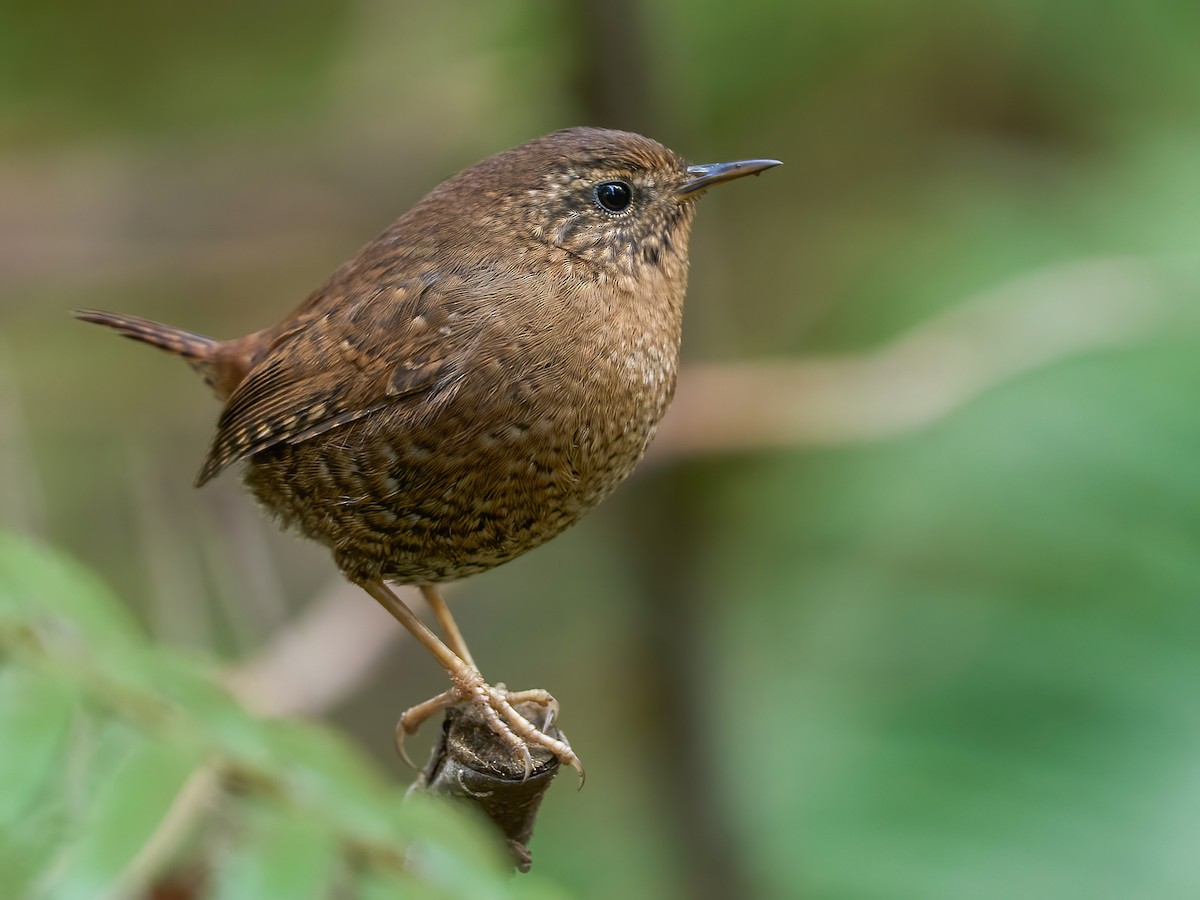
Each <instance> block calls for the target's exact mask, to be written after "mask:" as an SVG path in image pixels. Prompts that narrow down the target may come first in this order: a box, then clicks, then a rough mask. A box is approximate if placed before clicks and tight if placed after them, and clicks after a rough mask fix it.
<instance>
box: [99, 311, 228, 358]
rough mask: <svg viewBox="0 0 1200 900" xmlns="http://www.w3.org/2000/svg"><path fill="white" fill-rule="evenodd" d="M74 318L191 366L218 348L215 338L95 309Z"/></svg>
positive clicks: (209, 355)
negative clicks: (179, 357)
mask: <svg viewBox="0 0 1200 900" xmlns="http://www.w3.org/2000/svg"><path fill="white" fill-rule="evenodd" d="M75 318H77V319H82V320H83V321H84V322H93V323H94V324H96V325H103V326H104V327H106V328H111V329H112V330H113V331H115V332H117V333H118V334H121V335H124V336H125V337H127V338H133V339H134V340H135V341H141V342H142V343H143V344H150V345H151V346H154V347H158V348H159V349H160V350H166V351H167V352H168V353H174V354H175V355H176V356H182V357H183V358H184V359H186V360H188V361H189V362H193V364H194V363H195V362H205V361H208V360H210V359H212V358H213V357H214V356H215V355H216V353H217V348H218V347H219V346H220V344H221V342H220V341H218V340H216V339H215V338H210V337H205V336H204V335H202V334H195V333H194V332H191V331H184V330H183V329H182V328H176V327H174V326H173V325H163V324H162V323H161V322H152V321H150V320H149V319H142V318H139V317H138V316H127V315H124V314H122V313H110V312H102V311H100V310H98V309H79V310H76V311H75Z"/></svg>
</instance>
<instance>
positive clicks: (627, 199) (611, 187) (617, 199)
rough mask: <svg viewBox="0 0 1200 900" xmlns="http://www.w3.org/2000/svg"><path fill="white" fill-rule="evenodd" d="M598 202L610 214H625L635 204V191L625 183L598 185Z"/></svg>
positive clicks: (615, 182)
mask: <svg viewBox="0 0 1200 900" xmlns="http://www.w3.org/2000/svg"><path fill="white" fill-rule="evenodd" d="M596 202H597V203H599V204H600V205H601V206H602V207H604V208H605V209H607V210H608V211H609V212H613V213H619V212H624V211H625V209H627V208H628V206H629V204H630V203H631V202H633V189H632V188H631V187H630V186H629V185H627V184H626V183H625V182H623V181H604V182H601V183H600V184H598V185H596Z"/></svg>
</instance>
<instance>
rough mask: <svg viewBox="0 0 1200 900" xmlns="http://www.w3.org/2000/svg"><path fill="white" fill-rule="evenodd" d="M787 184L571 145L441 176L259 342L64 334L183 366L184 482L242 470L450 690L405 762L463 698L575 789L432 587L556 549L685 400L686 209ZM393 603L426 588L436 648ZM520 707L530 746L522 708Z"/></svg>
mask: <svg viewBox="0 0 1200 900" xmlns="http://www.w3.org/2000/svg"><path fill="white" fill-rule="evenodd" d="M777 165H780V162H779V161H778V160H774V159H746V160H739V161H735V162H725V163H714V164H707V165H688V163H687V162H686V161H685V160H684V159H683V158H682V157H680V156H678V155H677V154H675V153H674V152H673V151H671V150H669V149H667V148H666V147H665V146H663V145H662V144H660V143H658V142H657V141H655V140H652V139H650V138H647V137H643V136H642V135H639V134H634V133H631V132H625V131H615V130H610V129H602V128H593V127H576V128H567V129H563V130H560V131H555V132H552V133H550V134H547V135H544V136H541V137H538V138H535V139H533V140H531V141H528V142H527V143H524V144H521V145H520V146H517V147H515V148H512V149H509V150H506V151H503V152H500V153H497V154H495V155H493V156H490V157H488V158H487V159H484V160H483V161H481V162H479V163H476V164H475V165H472V166H470V167H468V168H466V169H464V170H463V171H461V172H459V173H458V174H456V175H454V176H452V177H450V178H448V179H447V180H445V181H444V182H442V183H441V184H439V185H438V186H437V187H435V188H434V189H433V190H432V191H430V192H429V193H428V194H427V195H426V196H425V197H424V198H423V199H421V200H420V201H419V202H417V203H416V205H414V206H413V207H412V208H411V209H409V211H408V212H406V213H404V214H403V215H402V216H400V218H398V219H397V220H396V221H395V222H394V223H392V225H390V226H389V227H388V228H387V229H386V230H384V231H383V233H382V234H380V235H379V236H378V237H377V238H375V239H374V240H372V241H371V242H370V243H368V244H366V245H365V246H364V247H363V248H362V249H361V250H360V251H359V252H358V254H357V255H355V256H354V257H353V258H352V259H350V260H349V261H348V262H346V263H345V264H344V265H342V266H341V267H340V268H339V269H337V271H336V272H334V273H333V275H332V276H330V277H329V279H328V280H327V281H326V282H325V283H324V284H323V285H321V286H320V287H319V288H317V289H316V290H315V291H313V292H312V293H311V294H310V295H309V296H308V297H307V299H305V300H304V302H303V303H301V304H300V305H299V306H298V307H297V308H296V309H295V310H294V311H293V312H291V313H290V314H288V315H287V316H285V317H284V318H283V319H282V320H280V321H279V322H278V324H276V325H273V326H270V327H267V328H264V329H263V330H260V331H256V332H253V333H251V334H248V335H246V336H244V337H241V338H236V339H232V340H217V339H214V338H211V337H207V336H204V335H202V334H198V333H195V332H191V331H187V330H184V329H181V328H176V327H173V326H170V325H164V324H161V323H159V322H154V321H151V320H149V319H143V318H141V317H138V316H133V315H124V314H119V313H110V312H104V311H100V310H77V311H76V312H75V315H76V316H77V317H78V318H79V319H82V320H84V321H86V322H91V323H95V324H98V325H102V326H106V327H108V328H111V329H113V330H115V331H116V332H118V333H119V334H121V335H124V336H125V337H128V338H132V339H134V340H137V341H141V342H143V343H146V344H150V345H153V346H155V347H157V348H159V349H161V350H165V351H167V352H169V353H171V354H174V355H176V356H179V357H182V358H183V359H184V360H185V361H187V362H188V363H189V364H190V366H191V367H192V368H193V369H194V370H195V371H196V372H197V373H198V374H199V375H200V376H202V377H203V378H204V380H205V381H206V382H207V383H208V385H209V386H210V388H211V389H212V391H213V393H214V394H215V395H216V397H217V398H218V400H220V401H221V402H222V403H223V404H224V405H223V407H222V410H221V412H220V415H219V418H218V420H217V425H216V433H215V435H214V437H213V439H212V443H211V445H210V447H209V449H208V453H207V455H206V457H205V459H204V461H203V464H202V466H201V468H200V473H199V476H198V478H197V479H196V485H197V486H202V485H204V484H205V483H207V482H209V481H210V480H212V479H213V478H214V477H216V476H217V475H218V474H219V473H220V472H222V471H223V470H225V469H226V468H228V467H230V466H233V465H241V466H242V468H243V480H244V482H245V485H246V486H247V488H248V489H249V491H250V493H251V494H253V496H254V497H255V498H256V499H257V500H258V501H259V503H260V504H261V505H262V506H263V507H264V508H265V509H266V510H267V512H268V513H269V514H271V515H272V516H274V517H275V518H276V519H278V520H279V522H280V523H281V524H282V526H283V527H285V528H290V529H295V530H298V531H299V532H300V533H301V534H303V535H305V536H307V537H308V538H311V539H313V540H315V541H317V542H319V543H321V544H324V545H325V546H327V547H328V548H329V549H330V550H331V551H332V554H333V559H334V562H335V563H336V565H337V567H338V568H339V569H340V570H341V572H342V573H343V575H344V576H345V577H346V578H347V579H349V580H350V581H351V582H353V583H355V584H356V585H359V586H361V587H362V588H363V589H364V590H365V591H366V592H367V593H368V594H369V595H370V596H372V597H373V598H375V600H377V601H378V602H379V603H380V604H381V605H382V606H383V607H384V608H386V609H387V610H388V612H390V613H391V614H392V615H393V616H394V617H395V618H396V619H398V620H399V622H400V623H401V624H402V625H403V626H404V627H405V628H406V629H408V630H409V631H410V632H411V633H412V634H413V635H414V637H416V639H417V640H418V641H419V642H420V643H421V644H422V645H423V646H424V647H425V648H426V649H428V650H429V652H430V653H431V654H432V655H433V656H434V658H435V659H436V660H437V662H438V663H439V664H440V665H441V666H442V668H444V669H445V670H446V672H447V674H448V675H449V678H450V688H449V689H448V690H446V691H444V692H443V693H441V694H438V695H437V696H436V697H433V698H431V699H430V700H427V701H425V702H424V703H420V704H417V705H415V706H413V707H411V708H410V709H408V710H407V711H405V712H404V713H403V714H402V715H401V717H400V721H399V722H398V723H397V727H396V733H397V738H398V744H399V743H400V741H401V740H402V737H403V735H405V734H411V733H414V732H415V731H416V729H417V728H418V727H419V726H420V724H421V723H422V722H424V721H426V720H427V719H428V718H430V717H432V716H434V715H436V714H437V713H438V712H439V711H441V710H444V709H446V708H448V707H450V706H453V705H456V704H458V703H463V702H466V703H470V704H474V705H475V706H477V707H478V708H479V709H480V711H481V712H482V714H483V716H484V718H485V720H486V721H487V723H488V724H489V726H490V727H491V728H492V730H493V731H495V732H496V733H497V734H498V735H499V736H500V738H501V739H503V741H504V742H505V743H506V744H508V745H509V746H510V747H511V748H512V749H513V751H514V752H515V753H517V754H519V755H520V757H521V758H523V760H524V764H525V773H526V776H528V774H529V772H530V771H531V765H532V762H531V755H530V752H529V748H530V747H531V746H535V747H541V748H544V749H545V750H547V751H549V753H551V754H552V755H553V756H554V757H555V758H557V759H558V761H559V762H560V763H563V764H566V765H570V766H572V767H574V768H575V769H576V770H577V771H578V772H579V774H580V777H581V778H582V775H583V767H582V764H581V763H580V761H579V758H578V756H577V755H576V754H575V752H574V751H573V750H572V748H571V747H570V745H569V744H568V743H567V742H566V741H565V740H560V739H559V738H556V737H552V736H551V735H549V734H547V733H546V731H547V729H548V728H549V725H550V723H551V722H552V721H553V717H554V716H555V715H556V714H557V711H558V705H557V702H556V701H555V699H554V697H553V695H552V694H550V693H549V692H548V691H546V690H544V689H540V688H537V689H532V690H526V691H509V690H507V688H505V687H504V685H503V684H502V683H497V684H496V685H492V684H490V683H489V682H487V681H486V680H485V679H484V678H483V676H482V674H481V673H480V670H479V668H478V667H477V666H476V664H475V661H474V659H473V657H472V655H471V653H470V650H469V649H468V647H467V644H466V641H465V640H464V638H463V636H462V633H461V631H460V630H459V628H458V626H457V624H456V622H455V621H454V618H453V616H452V615H451V613H450V610H449V608H448V607H447V606H446V603H445V601H444V600H443V598H442V596H441V591H440V589H439V586H440V585H442V584H444V583H446V582H449V581H454V580H457V579H461V578H464V577H467V576H470V575H473V574H476V573H480V572H484V571H486V570H489V569H492V568H494V567H495V566H498V565H500V564H502V563H504V562H507V561H509V560H511V559H513V558H515V557H517V556H520V555H521V554H523V553H525V552H527V551H529V550H531V549H533V548H534V547H537V546H539V545H541V544H543V543H544V542H546V541H548V540H549V539H551V538H553V537H555V536H556V535H558V534H559V533H561V532H562V531H563V530H564V529H566V528H567V527H569V526H570V525H572V524H574V523H575V522H576V521H578V520H579V518H580V517H581V516H582V515H583V514H584V513H585V512H587V511H588V510H589V509H591V508H592V507H594V506H595V505H596V504H597V503H599V502H600V501H601V500H602V499H603V498H605V497H606V496H608V495H609V494H610V493H611V492H612V491H613V489H614V488H616V486H617V485H618V484H619V483H620V482H621V481H622V480H623V479H624V478H625V477H626V476H627V475H629V473H630V472H631V471H632V470H633V468H634V466H635V465H636V464H637V462H638V461H639V460H640V459H641V457H642V455H643V453H644V452H645V450H646V448H647V446H648V445H649V443H650V441H651V439H652V437H653V436H654V432H655V429H656V428H657V426H658V423H659V421H660V420H661V419H662V417H663V414H664V413H665V412H666V410H667V407H668V404H669V403H670V401H671V398H672V395H673V393H674V389H675V381H676V373H677V370H678V365H679V350H680V333H681V324H682V317H683V306H684V295H685V293H686V289H687V279H688V239H689V235H690V231H691V225H692V221H693V217H694V214H695V210H696V200H697V199H698V198H699V197H700V196H702V195H703V194H704V193H705V192H706V191H707V190H708V189H709V188H711V187H713V186H715V185H718V184H722V183H724V182H728V181H732V180H734V179H737V178H741V177H743V176H746V175H751V174H758V173H761V172H763V171H765V170H767V169H769V168H772V167H774V166H777ZM394 585H415V586H417V587H418V588H419V589H420V591H421V593H422V595H423V596H424V597H425V599H426V601H427V602H428V604H429V606H430V608H431V610H432V611H433V614H434V616H435V618H436V619H437V621H438V624H439V625H440V627H441V629H442V632H443V635H444V639H442V638H439V637H438V636H437V634H435V633H434V632H433V631H432V630H431V629H430V628H429V627H427V626H426V625H425V624H424V623H423V622H422V621H421V619H420V618H419V617H418V616H417V615H416V614H415V613H414V612H413V611H412V609H411V608H410V607H409V606H408V604H406V603H405V602H404V601H402V600H401V599H400V597H399V596H398V595H397V593H396V592H395V590H394V588H393V586H394ZM530 702H532V703H534V704H536V708H543V709H544V710H545V719H544V721H543V722H542V723H541V724H540V726H539V725H537V724H535V723H534V722H531V721H530V720H529V719H527V718H526V717H525V716H523V715H522V714H521V713H519V712H518V711H517V709H516V708H515V707H516V706H517V705H518V704H522V703H530ZM526 708H528V707H526Z"/></svg>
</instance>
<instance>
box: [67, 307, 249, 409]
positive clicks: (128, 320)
mask: <svg viewBox="0 0 1200 900" xmlns="http://www.w3.org/2000/svg"><path fill="white" fill-rule="evenodd" d="M75 318H77V319H82V320H83V321H85V322H94V323H95V324H97V325H103V326H104V327H106V328H111V329H112V330H113V331H115V332H117V334H122V335H124V336H125V337H127V338H133V339H134V340H135V341H141V342H142V343H143V344H149V345H150V346H152V347H157V348H158V349H160V350H166V351H167V352H168V353H172V354H174V355H175V356H182V357H183V358H184V359H185V360H187V362H188V365H190V366H191V367H192V368H193V369H195V370H196V371H197V372H198V373H200V375H201V376H202V377H203V378H204V380H205V381H207V382H208V385H209V387H211V388H212V389H213V392H214V393H215V394H216V395H217V397H218V398H220V399H221V400H227V399H228V398H229V395H230V394H232V393H233V391H234V388H236V387H237V386H238V384H239V383H240V382H241V380H242V379H243V378H244V377H245V376H246V373H247V372H248V371H249V369H250V365H251V363H252V359H251V358H250V356H248V351H249V350H251V349H252V345H253V338H254V337H255V336H254V335H250V336H248V337H246V338H243V339H241V340H237V341H218V340H217V339H216V338H210V337H207V336H206V335H203V334H196V333H195V332H192V331H185V330H184V329H182V328H176V327H175V326H173V325H163V324H162V323H161V322H152V321H150V320H149V319H143V318H140V317H138V316H127V315H124V314H123V313H110V312H102V311H101V310H97V309H79V310H76V311H75Z"/></svg>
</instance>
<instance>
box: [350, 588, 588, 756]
mask: <svg viewBox="0 0 1200 900" xmlns="http://www.w3.org/2000/svg"><path fill="white" fill-rule="evenodd" d="M362 587H363V589H364V590H366V592H367V593H368V594H370V595H371V596H372V597H374V598H375V599H376V600H378V601H379V603H380V605H381V606H383V608H384V609H386V610H387V611H388V612H390V613H391V614H392V615H393V616H395V617H396V619H397V620H399V622H400V624H401V625H403V626H404V627H405V628H407V629H408V630H409V632H410V633H411V634H412V636H413V637H415V638H416V639H417V640H418V641H419V642H420V643H421V644H422V646H424V647H425V649H426V650H428V651H429V652H430V653H432V654H433V657H434V659H436V660H437V661H438V664H439V665H441V667H442V668H443V669H445V670H446V672H447V673H448V674H449V675H450V683H451V685H452V687H451V689H450V690H448V691H445V692H444V693H441V694H439V695H438V696H436V697H433V698H432V699H430V700H427V701H425V702H424V703H420V704H418V705H417V706H414V707H412V708H411V709H409V710H407V711H406V712H405V713H404V714H403V715H401V716H400V721H399V722H398V723H397V724H396V736H397V742H398V744H400V745H401V752H403V748H402V742H403V737H402V735H404V734H412V733H413V732H415V731H416V730H417V729H418V728H419V727H420V726H421V723H422V722H424V721H425V720H426V719H428V718H430V717H431V716H433V715H436V714H437V712H438V711H439V710H442V709H445V708H446V707H449V706H453V705H454V704H456V703H460V702H468V703H471V704H473V705H475V706H477V707H479V709H480V711H481V712H482V713H483V716H484V718H485V719H486V720H487V723H488V725H489V726H491V729H492V731H494V732H496V734H498V735H499V736H500V737H501V738H502V739H503V740H504V742H505V743H507V744H508V745H509V746H511V747H512V748H513V749H514V750H516V751H517V752H518V753H520V754H521V756H522V757H523V758H524V761H525V777H526V778H528V777H529V775H530V773H531V772H532V771H533V758H532V757H531V756H530V754H529V745H530V744H533V745H535V746H538V747H544V748H545V749H546V750H548V751H549V752H550V753H552V754H554V756H555V757H556V758H557V759H558V761H559V762H561V763H563V764H564V765H568V766H570V767H571V768H573V769H575V770H576V771H577V772H578V773H579V775H580V778H582V777H583V766H582V765H581V764H580V762H579V757H577V756H576V755H575V753H574V751H572V750H571V748H570V746H569V745H568V744H567V743H566V742H565V741H560V740H557V739H556V738H552V737H550V736H549V735H547V734H545V733H544V732H543V731H541V730H540V729H538V728H536V727H535V726H534V725H533V724H532V723H531V722H530V721H529V720H528V719H526V718H525V717H524V716H522V715H521V714H520V713H519V712H517V711H516V709H514V708H513V703H514V702H517V703H521V702H526V701H532V702H535V703H540V704H543V705H545V706H546V707H547V719H546V722H547V724H548V723H549V722H550V721H552V717H553V713H554V711H556V710H557V707H558V704H557V703H556V702H555V701H554V698H553V697H552V696H551V695H550V694H549V693H548V692H546V691H543V690H532V691H519V692H516V693H513V692H510V691H508V690H506V689H504V688H503V687H502V686H501V687H493V686H492V685H490V684H488V683H487V682H486V681H484V680H483V676H482V675H480V674H479V670H478V669H476V668H475V666H474V665H472V664H471V663H469V662H466V661H465V660H464V659H463V658H462V657H461V656H459V655H458V653H456V652H455V651H453V650H451V649H450V648H449V647H448V646H446V644H444V643H442V641H441V640H440V639H439V638H438V636H437V635H436V634H434V633H433V632H432V631H430V630H429V629H428V628H426V627H425V624H424V623H423V622H422V621H421V620H420V619H419V618H417V616H416V614H415V613H414V612H413V611H412V610H411V609H409V608H408V606H407V605H406V604H405V603H404V601H403V600H401V599H400V598H399V597H397V596H396V593H395V591H393V590H392V589H391V588H390V587H388V586H387V585H386V584H385V583H384V582H383V581H381V580H379V579H375V580H372V581H366V582H363V583H362ZM422 591H423V592H424V589H422ZM430 594H433V595H434V596H435V597H437V599H436V601H431V603H430V605H431V606H433V608H434V614H435V615H437V609H438V606H437V605H435V604H439V605H441V606H442V607H444V605H445V604H444V603H442V601H441V597H440V596H437V592H436V590H434V589H433V588H430V589H429V593H426V598H427V599H428V598H429V596H430ZM446 616H447V618H448V619H449V621H450V623H451V625H452V626H453V628H452V629H447V636H448V637H449V638H450V640H451V642H452V643H457V644H459V645H460V646H461V647H462V649H463V650H464V651H465V649H466V648H465V645H463V643H462V635H461V634H459V632H458V627H457V626H456V625H454V624H453V623H454V620H453V618H450V617H449V611H446ZM438 618H439V620H441V618H442V617H441V616H440V615H439V616H438ZM442 624H443V627H445V622H443V623H442ZM468 658H469V654H468ZM543 727H545V726H543Z"/></svg>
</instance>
